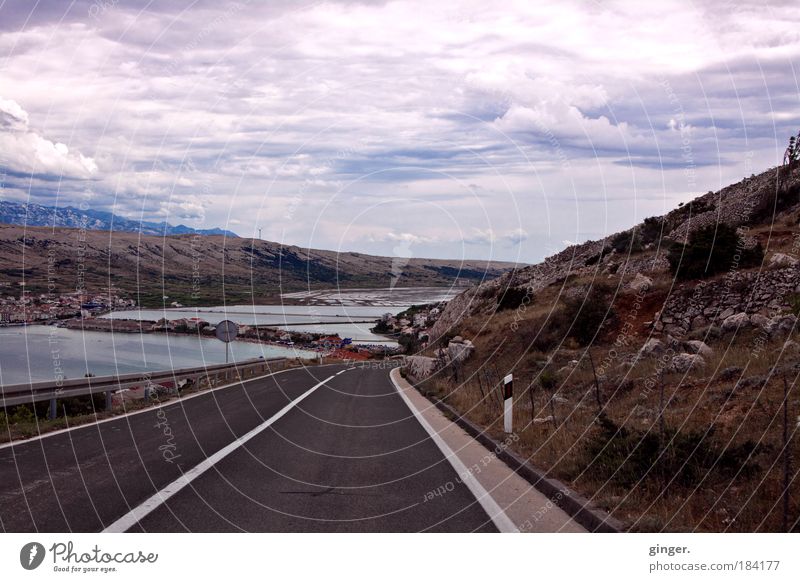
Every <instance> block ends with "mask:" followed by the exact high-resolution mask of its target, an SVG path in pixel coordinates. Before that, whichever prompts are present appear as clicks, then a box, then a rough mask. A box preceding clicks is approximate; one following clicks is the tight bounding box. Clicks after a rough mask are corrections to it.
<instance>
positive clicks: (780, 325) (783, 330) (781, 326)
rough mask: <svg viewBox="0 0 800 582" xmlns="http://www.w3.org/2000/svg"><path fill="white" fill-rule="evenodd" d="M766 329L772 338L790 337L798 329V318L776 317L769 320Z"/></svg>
mask: <svg viewBox="0 0 800 582" xmlns="http://www.w3.org/2000/svg"><path fill="white" fill-rule="evenodd" d="M765 328H766V330H767V331H768V332H769V335H771V336H785V335H789V334H790V333H792V332H793V331H794V330H795V329H796V328H797V317H796V316H795V315H792V314H789V315H776V316H775V317H773V318H772V319H770V320H769V323H767V325H766V326H765Z"/></svg>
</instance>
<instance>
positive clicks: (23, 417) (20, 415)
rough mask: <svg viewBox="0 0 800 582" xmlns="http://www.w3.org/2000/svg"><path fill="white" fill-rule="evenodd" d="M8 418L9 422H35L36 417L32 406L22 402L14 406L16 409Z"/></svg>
mask: <svg viewBox="0 0 800 582" xmlns="http://www.w3.org/2000/svg"><path fill="white" fill-rule="evenodd" d="M8 420H9V424H28V423H31V422H34V421H35V420H36V417H35V416H34V414H33V411H31V409H30V407H28V406H25V405H24V404H22V405H20V406H17V407H16V408H14V411H13V412H12V413H11V416H10V417H9V419H8Z"/></svg>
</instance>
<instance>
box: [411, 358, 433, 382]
mask: <svg viewBox="0 0 800 582" xmlns="http://www.w3.org/2000/svg"><path fill="white" fill-rule="evenodd" d="M438 367H439V360H437V359H436V358H429V357H427V356H407V357H406V363H405V370H406V373H407V374H408V376H409V377H410V379H411V380H412V381H413V382H419V381H421V380H424V379H425V378H428V377H429V376H432V375H433V374H434V373H435V372H436V370H437V369H438Z"/></svg>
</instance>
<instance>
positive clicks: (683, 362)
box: [672, 354, 706, 372]
mask: <svg viewBox="0 0 800 582" xmlns="http://www.w3.org/2000/svg"><path fill="white" fill-rule="evenodd" d="M705 365H706V361H705V360H704V359H703V357H702V356H701V355H699V354H678V355H677V356H675V357H674V358H672V369H673V370H675V371H676V372H688V371H689V369H690V368H703V367H704V366H705Z"/></svg>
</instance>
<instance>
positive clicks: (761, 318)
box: [750, 313, 769, 327]
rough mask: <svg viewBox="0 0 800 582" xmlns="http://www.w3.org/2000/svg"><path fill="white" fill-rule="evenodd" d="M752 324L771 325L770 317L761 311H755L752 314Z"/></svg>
mask: <svg viewBox="0 0 800 582" xmlns="http://www.w3.org/2000/svg"><path fill="white" fill-rule="evenodd" d="M750 324H751V325H753V326H755V327H767V325H769V318H768V317H766V316H765V315H761V314H760V313H754V314H753V315H751V316H750Z"/></svg>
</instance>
